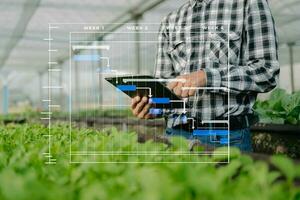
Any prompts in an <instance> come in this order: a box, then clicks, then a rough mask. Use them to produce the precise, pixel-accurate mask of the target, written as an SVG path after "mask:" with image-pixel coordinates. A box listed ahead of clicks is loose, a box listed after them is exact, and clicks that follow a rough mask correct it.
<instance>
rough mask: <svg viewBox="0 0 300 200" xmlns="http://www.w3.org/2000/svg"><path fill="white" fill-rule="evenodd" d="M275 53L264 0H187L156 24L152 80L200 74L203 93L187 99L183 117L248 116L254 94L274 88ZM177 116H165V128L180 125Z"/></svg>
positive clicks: (273, 33)
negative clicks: (156, 35)
mask: <svg viewBox="0 0 300 200" xmlns="http://www.w3.org/2000/svg"><path fill="white" fill-rule="evenodd" d="M277 49H278V47H277V39H276V31H275V26H274V20H273V17H272V14H271V11H270V8H269V5H268V2H267V0H190V1H189V2H187V3H186V4H184V5H183V6H182V7H180V8H179V9H178V10H177V11H174V12H171V13H170V14H168V15H167V16H166V17H165V18H164V19H163V21H162V23H161V26H160V31H159V46H158V53H157V59H156V70H155V76H156V77H159V78H166V79H170V78H174V77H177V76H179V75H183V74H189V73H191V72H195V71H198V70H204V72H205V73H206V76H207V85H206V87H207V89H204V90H203V89H202V90H201V89H199V90H197V94H196V95H195V96H194V97H190V98H189V99H188V103H187V104H188V106H189V108H191V109H189V110H188V113H187V115H188V117H192V118H194V119H196V120H198V121H199V120H214V119H225V118H227V117H228V116H237V115H244V114H249V113H253V110H252V107H253V105H254V103H255V101H256V97H257V94H258V93H263V92H268V91H270V90H272V89H273V88H275V87H276V84H277V80H278V76H279V71H280V70H279V63H278V53H277ZM211 87H214V88H215V89H209V88H211ZM223 88H227V89H228V90H223ZM228 96H229V98H228ZM176 113H178V114H176ZM180 113H182V112H181V111H179V110H171V111H170V110H169V111H165V116H166V117H167V118H168V127H172V126H175V125H178V124H180V123H184V122H183V121H182V120H180V119H181V117H180V115H181V114H180ZM185 123H186V122H185Z"/></svg>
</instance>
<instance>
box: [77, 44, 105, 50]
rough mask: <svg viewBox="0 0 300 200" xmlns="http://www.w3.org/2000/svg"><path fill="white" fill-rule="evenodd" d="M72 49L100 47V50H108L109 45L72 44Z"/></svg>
mask: <svg viewBox="0 0 300 200" xmlns="http://www.w3.org/2000/svg"><path fill="white" fill-rule="evenodd" d="M72 49H73V51H75V50H79V49H84V50H85V49H87V50H88V49H102V50H109V49H110V46H109V45H100V46H95V45H73V46H72Z"/></svg>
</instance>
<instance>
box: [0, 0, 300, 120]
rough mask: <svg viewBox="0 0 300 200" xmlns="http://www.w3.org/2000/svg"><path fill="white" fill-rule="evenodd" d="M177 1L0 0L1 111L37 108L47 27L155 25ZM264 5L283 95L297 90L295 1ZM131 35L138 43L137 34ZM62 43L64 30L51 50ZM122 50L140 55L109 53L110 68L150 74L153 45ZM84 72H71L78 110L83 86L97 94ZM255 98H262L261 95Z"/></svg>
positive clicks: (298, 17) (298, 19)
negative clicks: (275, 39) (273, 30)
mask: <svg viewBox="0 0 300 200" xmlns="http://www.w3.org/2000/svg"><path fill="white" fill-rule="evenodd" d="M183 3H185V1H182V0H117V1H112V0H93V1H92V0H64V1H61V0H1V3H0V12H1V18H0V26H1V32H0V38H1V39H0V90H1V93H0V94H1V96H0V101H1V109H0V111H1V113H2V114H7V113H13V112H22V111H24V110H26V109H28V108H31V109H39V110H42V109H43V107H44V105H43V102H42V99H44V98H47V95H48V94H47V90H43V86H45V85H47V83H48V67H49V66H48V56H49V52H48V48H49V46H48V41H45V38H48V26H49V23H116V24H121V25H120V26H117V27H114V29H113V30H114V31H118V30H120V29H122V28H124V27H126V26H127V25H128V23H131V24H132V23H133V24H136V25H138V24H144V23H160V21H161V19H162V18H163V16H165V15H166V14H168V13H169V12H170V11H173V10H175V9H177V8H178V7H179V6H180V5H182V4H183ZM269 3H270V5H271V8H272V12H273V15H274V18H275V21H276V24H277V31H278V34H279V45H280V47H279V48H280V63H281V75H280V85H279V87H280V88H283V89H285V90H286V91H287V92H288V93H291V92H294V91H298V90H300V79H299V78H298V77H300V64H299V63H300V56H299V55H300V54H299V52H300V13H299V9H300V1H299V0H285V1H282V0H269ZM132 36H133V37H137V38H135V39H139V36H135V35H132ZM106 37H109V35H108V36H106ZM67 40H68V38H66V37H64V32H63V31H61V32H60V30H57V31H56V32H55V40H54V41H53V46H55V47H56V48H60V44H64V43H66V42H67ZM103 40H105V38H103ZM100 42H101V41H100ZM127 48H130V49H131V48H132V50H133V51H134V49H135V50H137V51H138V52H140V53H136V54H130V55H128V53H127V54H126V52H125V53H124V52H122V51H120V52H116V51H114V53H113V54H111V55H109V56H110V57H111V60H112V61H111V62H112V64H111V65H114V67H115V68H114V69H115V70H119V71H121V72H122V73H134V74H138V73H139V74H152V73H153V66H154V56H155V51H156V44H154V43H153V44H152V45H140V46H137V45H136V44H134V43H133V44H132V47H127ZM137 51H135V52H137ZM52 55H53V60H52V61H53V62H57V65H58V67H59V68H60V69H61V70H62V72H63V73H62V74H64V72H65V73H67V72H68V62H65V60H64V58H63V56H62V55H61V54H59V53H57V54H55V52H52ZM145 55H148V56H145ZM122 56H123V57H122ZM143 56H144V57H145V58H143ZM146 57H147V58H146ZM113 60H119V61H120V60H124V62H125V63H127V64H126V65H121V64H120V63H117V62H116V63H113ZM141 62H142V65H140V64H141ZM102 64H103V63H102ZM138 65H139V66H138ZM96 67H97V66H96ZM89 73H90V72H89V71H87V69H86V68H84V67H78V71H77V74H76V76H75V74H74V76H75V77H76V78H74V79H75V80H73V82H74V83H76V82H79V83H80V84H77V86H76V90H77V91H78V94H79V95H78V97H77V101H78V102H79V107H78V108H80V102H81V101H83V99H84V98H85V95H86V94H85V93H84V91H86V90H87V88H90V89H91V91H92V90H98V88H97V87H99V84H94V82H93V81H91V79H90V78H89V76H88V74H89ZM65 76H66V74H65ZM54 80H57V81H58V82H59V83H60V84H62V85H67V79H66V78H65V77H64V75H62V76H61V77H60V76H57V77H54ZM102 89H103V88H102ZM53 95H54V96H53V98H57V99H60V101H61V103H62V104H67V100H68V93H67V91H66V90H61V91H57V92H54V93H53ZM106 96H107V95H106ZM260 98H266V95H262V96H260ZM95 100H97V98H96V97H95ZM98 100H99V99H98ZM109 100H110V99H108V101H109ZM124 101H126V100H124ZM119 103H120V102H119ZM121 104H122V103H121ZM84 105H86V102H84Z"/></svg>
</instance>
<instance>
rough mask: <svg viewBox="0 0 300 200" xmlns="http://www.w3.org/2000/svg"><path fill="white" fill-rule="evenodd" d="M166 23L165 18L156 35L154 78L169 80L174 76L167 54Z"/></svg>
mask: <svg viewBox="0 0 300 200" xmlns="http://www.w3.org/2000/svg"><path fill="white" fill-rule="evenodd" d="M167 21H168V20H167V18H164V19H163V20H162V22H161V25H160V28H159V33H158V47H157V56H156V68H155V72H154V76H155V77H157V78H170V77H172V75H173V74H174V69H173V64H172V61H171V58H170V55H169V54H168V49H169V40H168V29H167V26H168V23H167Z"/></svg>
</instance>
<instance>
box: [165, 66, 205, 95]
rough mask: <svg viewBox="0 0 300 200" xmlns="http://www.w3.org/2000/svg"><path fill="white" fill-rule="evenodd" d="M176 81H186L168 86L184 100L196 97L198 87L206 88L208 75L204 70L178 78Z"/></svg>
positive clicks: (175, 82)
mask: <svg viewBox="0 0 300 200" xmlns="http://www.w3.org/2000/svg"><path fill="white" fill-rule="evenodd" d="M176 79H182V80H185V81H184V82H183V81H174V82H171V83H169V84H168V88H169V89H170V90H172V91H173V92H174V93H175V94H176V95H177V96H179V97H182V98H187V97H189V96H194V95H195V93H196V90H197V87H204V86H205V85H206V74H205V72H204V71H203V70H200V71H197V72H193V73H191V74H186V75H181V76H178V77H176ZM183 88H186V89H183Z"/></svg>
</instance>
